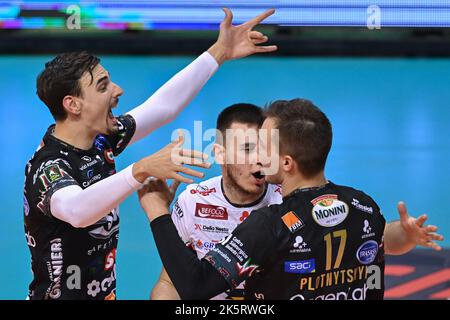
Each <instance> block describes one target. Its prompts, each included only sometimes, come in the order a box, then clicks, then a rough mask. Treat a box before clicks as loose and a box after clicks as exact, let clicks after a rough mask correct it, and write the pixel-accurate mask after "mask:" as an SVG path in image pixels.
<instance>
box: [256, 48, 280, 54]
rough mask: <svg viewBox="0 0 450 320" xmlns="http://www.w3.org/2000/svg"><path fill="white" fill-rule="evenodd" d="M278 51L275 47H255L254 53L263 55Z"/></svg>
mask: <svg viewBox="0 0 450 320" xmlns="http://www.w3.org/2000/svg"><path fill="white" fill-rule="evenodd" d="M277 49H278V47H277V46H259V47H258V46H256V47H255V52H257V53H264V52H273V51H276V50H277Z"/></svg>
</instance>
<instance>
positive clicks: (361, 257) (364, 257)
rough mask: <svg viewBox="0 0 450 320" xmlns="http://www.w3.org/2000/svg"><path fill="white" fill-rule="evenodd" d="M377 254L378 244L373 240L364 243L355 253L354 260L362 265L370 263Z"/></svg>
mask: <svg viewBox="0 0 450 320" xmlns="http://www.w3.org/2000/svg"><path fill="white" fill-rule="evenodd" d="M377 253H378V243H377V242H376V241H373V240H369V241H366V242H364V243H363V244H362V245H361V246H360V247H359V248H358V251H356V258H357V259H358V261H359V262H361V263H362V264H369V263H372V262H373V261H374V260H375V258H376V256H377Z"/></svg>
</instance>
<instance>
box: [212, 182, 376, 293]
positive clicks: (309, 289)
mask: <svg viewBox="0 0 450 320" xmlns="http://www.w3.org/2000/svg"><path fill="white" fill-rule="evenodd" d="M384 227H385V219H384V217H383V216H382V214H381V212H380V209H379V207H378V205H377V204H376V203H375V202H374V201H373V199H372V198H371V197H369V196H368V195H366V194H365V193H363V192H361V191H358V190H355V189H353V188H349V187H345V186H338V185H335V184H334V183H332V182H329V183H327V184H326V185H325V186H323V187H320V188H310V189H298V190H295V191H294V192H292V193H291V194H290V195H289V196H287V197H285V198H284V199H283V202H282V203H281V204H279V205H271V206H269V207H267V208H262V209H259V210H256V211H254V212H253V213H252V214H251V215H250V216H249V217H248V218H247V219H246V220H245V221H244V222H243V223H242V224H241V225H239V226H238V227H237V228H236V229H235V230H234V231H233V232H232V233H231V234H230V235H229V236H228V237H226V238H225V239H223V240H222V241H221V243H220V244H218V245H216V246H215V248H214V249H212V250H211V251H210V252H209V253H208V254H207V255H206V256H205V259H206V260H207V261H209V262H210V263H211V264H212V265H213V266H214V267H215V268H216V269H217V270H218V271H219V272H220V273H221V274H222V276H223V277H224V278H225V280H227V282H228V284H229V285H230V286H231V287H235V286H236V285H238V284H239V283H240V282H242V281H243V280H245V279H247V280H246V286H245V298H246V299H286V300H287V299H292V300H295V299H299V300H310V299H326V300H341V299H345V300H347V299H348V300H359V299H382V298H383V293H384V276H383V274H384V248H383V232H384Z"/></svg>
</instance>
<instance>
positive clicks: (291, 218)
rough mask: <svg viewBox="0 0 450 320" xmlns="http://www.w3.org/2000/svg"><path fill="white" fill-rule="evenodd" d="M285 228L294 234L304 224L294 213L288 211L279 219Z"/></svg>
mask: <svg viewBox="0 0 450 320" xmlns="http://www.w3.org/2000/svg"><path fill="white" fill-rule="evenodd" d="M281 220H283V222H284V224H285V225H286V227H288V229H289V231H290V232H291V233H294V232H296V231H298V230H300V229H301V228H303V227H304V226H305V223H304V222H303V221H302V220H301V219H300V218H299V217H298V216H297V215H296V214H295V212H294V211H289V212H288V213H286V214H285V215H284V216H282V217H281Z"/></svg>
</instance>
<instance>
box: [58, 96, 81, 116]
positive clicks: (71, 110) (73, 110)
mask: <svg viewBox="0 0 450 320" xmlns="http://www.w3.org/2000/svg"><path fill="white" fill-rule="evenodd" d="M62 105H63V108H64V110H66V112H67V113H68V114H73V115H80V113H81V106H80V103H79V101H78V100H77V99H76V98H75V97H74V96H65V97H64V98H63V101H62Z"/></svg>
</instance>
